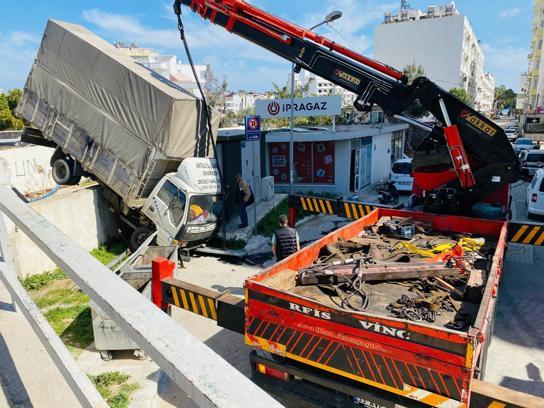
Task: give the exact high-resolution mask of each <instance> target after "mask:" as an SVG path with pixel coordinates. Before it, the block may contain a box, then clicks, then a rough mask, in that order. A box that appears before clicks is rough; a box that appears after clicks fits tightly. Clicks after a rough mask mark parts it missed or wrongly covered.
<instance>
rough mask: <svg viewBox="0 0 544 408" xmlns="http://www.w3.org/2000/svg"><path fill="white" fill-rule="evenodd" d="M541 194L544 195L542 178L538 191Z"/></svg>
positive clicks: (543, 179)
mask: <svg viewBox="0 0 544 408" xmlns="http://www.w3.org/2000/svg"><path fill="white" fill-rule="evenodd" d="M538 191H540V192H541V193H544V177H542V181H541V182H540V188H539V189H538Z"/></svg>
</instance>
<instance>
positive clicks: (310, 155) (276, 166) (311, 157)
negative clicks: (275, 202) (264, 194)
mask: <svg viewBox="0 0 544 408" xmlns="http://www.w3.org/2000/svg"><path fill="white" fill-rule="evenodd" d="M293 153H294V154H293V157H294V159H293V161H294V166H295V171H294V175H293V178H294V183H295V184H334V161H335V160H334V154H335V152H334V142H295V143H294V144H293ZM268 154H269V163H270V168H269V171H270V173H269V174H270V175H271V176H274V182H275V183H276V184H289V143H288V142H281V143H269V144H268Z"/></svg>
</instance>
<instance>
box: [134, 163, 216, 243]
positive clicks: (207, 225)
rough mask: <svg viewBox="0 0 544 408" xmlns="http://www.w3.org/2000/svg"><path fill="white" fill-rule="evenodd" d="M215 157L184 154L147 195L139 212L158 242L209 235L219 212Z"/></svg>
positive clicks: (176, 241)
mask: <svg viewBox="0 0 544 408" xmlns="http://www.w3.org/2000/svg"><path fill="white" fill-rule="evenodd" d="M222 210H223V209H222V201H221V181H220V177H219V170H218V168H217V161H216V160H215V159H209V158H188V159H185V160H183V161H182V162H181V164H180V166H179V168H178V170H177V172H176V173H169V174H166V175H165V176H164V177H163V178H162V180H161V181H160V182H159V183H157V185H156V186H155V188H154V189H153V191H152V192H151V194H150V195H149V197H148V198H147V200H146V202H145V204H144V206H143V208H142V212H143V214H144V215H145V216H146V217H147V218H149V220H150V221H151V222H152V223H153V224H155V227H156V229H157V238H156V239H157V244H158V245H161V246H163V245H183V244H184V243H187V242H194V241H201V240H205V239H207V238H209V237H211V236H212V235H213V234H214V233H215V232H216V230H217V226H218V222H219V220H220V218H221V212H222Z"/></svg>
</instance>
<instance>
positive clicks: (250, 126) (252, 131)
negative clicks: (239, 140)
mask: <svg viewBox="0 0 544 408" xmlns="http://www.w3.org/2000/svg"><path fill="white" fill-rule="evenodd" d="M260 138H261V117H260V116H257V115H248V116H246V140H259V139H260Z"/></svg>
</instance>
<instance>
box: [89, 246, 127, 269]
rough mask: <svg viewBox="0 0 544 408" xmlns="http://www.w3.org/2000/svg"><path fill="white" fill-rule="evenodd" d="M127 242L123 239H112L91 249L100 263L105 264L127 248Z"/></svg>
mask: <svg viewBox="0 0 544 408" xmlns="http://www.w3.org/2000/svg"><path fill="white" fill-rule="evenodd" d="M127 247H128V244H127V242H125V241H113V242H111V243H109V244H107V245H103V246H101V247H98V248H95V249H93V250H92V251H91V255H92V256H94V257H95V258H96V259H97V260H98V261H100V262H101V263H102V264H104V265H107V264H109V263H110V262H111V261H113V260H114V259H115V258H117V257H118V256H119V255H121V254H122V253H123V252H125V251H126V250H127Z"/></svg>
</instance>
